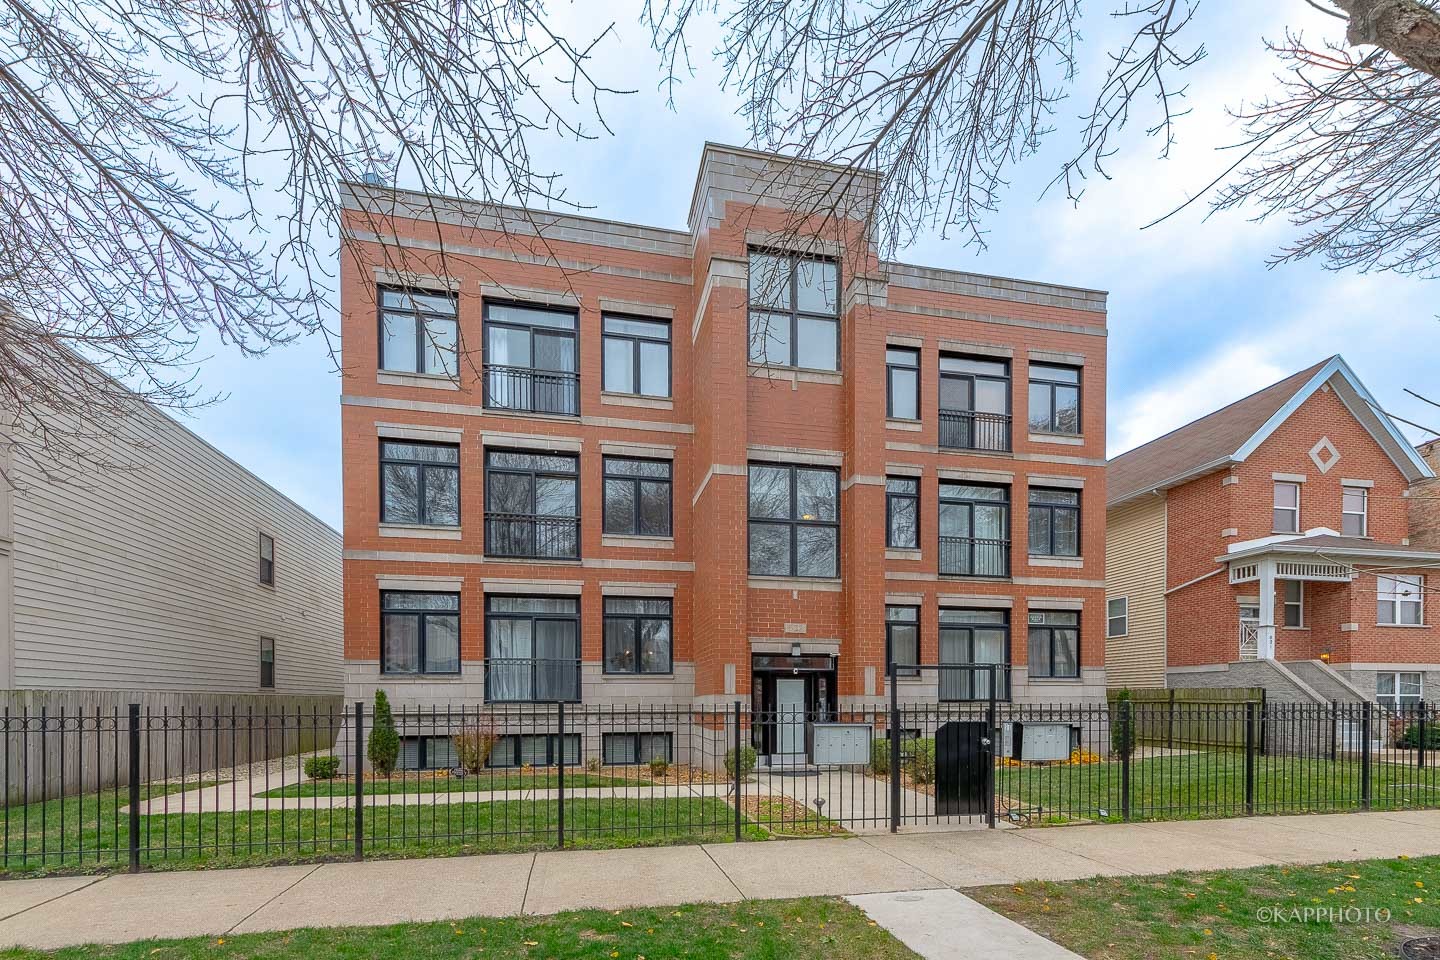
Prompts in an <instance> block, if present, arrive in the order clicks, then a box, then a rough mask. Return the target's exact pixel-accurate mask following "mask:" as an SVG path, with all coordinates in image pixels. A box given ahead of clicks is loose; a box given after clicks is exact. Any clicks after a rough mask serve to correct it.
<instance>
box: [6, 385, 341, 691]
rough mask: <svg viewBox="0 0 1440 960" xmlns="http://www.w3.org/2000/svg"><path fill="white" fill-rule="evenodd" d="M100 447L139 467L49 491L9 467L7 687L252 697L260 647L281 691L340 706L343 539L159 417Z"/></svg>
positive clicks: (129, 421) (120, 430)
mask: <svg viewBox="0 0 1440 960" xmlns="http://www.w3.org/2000/svg"><path fill="white" fill-rule="evenodd" d="M120 437H123V438H126V439H123V440H122V439H119V438H120ZM133 441H139V442H138V444H135V443H134V442H133ZM105 443H106V444H107V448H106V449H107V453H111V454H112V455H113V456H114V457H115V458H116V459H118V460H122V461H124V462H126V463H127V464H130V465H131V466H132V468H131V469H118V470H104V471H100V470H94V471H91V472H89V473H88V474H87V475H86V476H84V477H81V478H77V479H75V480H74V481H73V482H67V483H64V484H56V483H49V482H45V481H44V480H42V479H40V478H39V477H38V476H36V475H35V471H33V470H32V471H28V472H27V470H26V469H25V468H24V467H23V466H21V465H19V464H16V465H15V469H14V473H15V476H16V479H17V483H18V489H16V490H15V491H14V492H13V493H12V494H10V495H8V497H6V498H4V499H5V500H6V501H8V503H5V504H0V512H9V513H10V516H9V517H6V518H4V519H0V526H5V527H9V528H11V529H13V540H12V541H11V542H10V543H9V544H8V545H6V551H5V554H4V555H3V556H0V593H4V594H6V596H0V604H3V605H0V610H3V611H5V612H6V613H7V614H8V615H7V616H4V618H3V622H0V633H3V637H0V652H3V656H0V671H3V672H4V676H3V678H0V679H3V685H4V686H5V687H6V688H12V689H40V690H46V689H49V690H63V689H93V690H147V691H199V692H221V693H257V692H261V691H260V686H259V683H260V665H259V664H260V653H259V649H260V637H261V636H267V637H273V638H274V640H275V650H276V670H275V689H274V691H273V692H274V693H277V694H339V693H340V692H341V691H342V689H343V679H342V677H343V670H342V660H341V634H342V621H341V604H340V599H341V562H340V535H339V533H337V532H336V531H334V530H332V529H331V528H330V527H328V526H326V525H325V524H324V523H322V522H320V521H319V520H318V519H316V518H315V517H313V516H311V515H310V514H308V513H306V512H305V511H304V510H302V509H301V508H300V507H299V506H297V505H296V504H295V503H293V502H292V501H290V500H288V499H287V498H285V497H284V496H282V495H281V494H280V493H279V492H278V491H276V490H275V489H273V488H272V487H270V486H269V485H267V484H265V483H263V482H262V481H260V480H259V479H258V478H257V477H255V476H254V475H253V474H251V473H250V472H249V471H247V470H245V469H244V468H243V467H241V466H240V465H239V464H237V463H235V462H234V461H232V460H230V459H229V458H228V457H225V456H224V455H223V454H221V453H220V452H219V451H217V450H216V449H214V448H213V447H211V446H210V445H209V444H207V443H205V442H204V441H203V440H201V439H200V438H199V437H198V436H196V435H195V434H193V433H191V432H190V431H189V430H187V429H185V428H184V427H183V426H181V425H180V424H178V423H176V422H175V421H173V420H171V419H170V418H169V417H168V416H165V415H164V414H162V413H159V412H157V411H155V410H153V409H150V408H142V409H140V410H139V411H137V412H136V414H135V415H133V416H131V417H128V418H126V419H125V420H123V421H122V422H120V423H117V424H116V428H115V430H114V431H113V433H112V438H111V439H109V440H107V441H105ZM7 507H8V508H9V509H8V510H6V508H7ZM262 531H263V532H265V533H267V534H270V535H271V536H273V537H274V538H275V559H276V562H275V567H276V575H275V586H274V587H273V588H272V587H269V586H265V585H262V584H261V583H260V582H259V540H260V534H261V532H262ZM263 692H265V693H270V692H272V691H269V690H266V691H263Z"/></svg>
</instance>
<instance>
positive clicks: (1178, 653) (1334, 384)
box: [1106, 356, 1440, 703]
mask: <svg viewBox="0 0 1440 960" xmlns="http://www.w3.org/2000/svg"><path fill="white" fill-rule="evenodd" d="M1107 473H1108V481H1109V484H1108V485H1109V490H1110V498H1109V501H1108V511H1107V514H1108V516H1107V531H1106V563H1107V565H1108V574H1109V575H1108V577H1107V597H1108V606H1109V611H1108V612H1109V626H1108V634H1109V636H1108V638H1107V651H1108V653H1107V663H1106V666H1107V669H1108V675H1109V680H1110V683H1111V685H1112V686H1164V685H1166V684H1168V685H1170V686H1176V687H1191V686H1246V687H1260V686H1263V687H1265V688H1266V689H1267V691H1268V693H1269V695H1270V696H1271V697H1273V698H1276V699H1280V700H1292V701H1299V702H1313V701H1322V702H1323V701H1330V700H1337V699H1338V700H1345V701H1355V700H1359V699H1362V698H1365V699H1379V700H1380V701H1381V702H1384V703H1395V702H1400V703H1405V702H1413V701H1414V700H1417V699H1419V698H1420V697H1421V696H1422V695H1423V696H1430V695H1431V691H1433V690H1435V689H1440V688H1437V687H1436V686H1435V684H1440V623H1437V620H1440V608H1437V607H1436V606H1435V604H1434V603H1433V600H1432V599H1431V598H1430V596H1429V593H1428V591H1427V589H1426V584H1427V583H1431V582H1434V581H1435V580H1436V579H1437V576H1436V572H1435V570H1434V569H1433V568H1434V567H1436V566H1437V565H1440V548H1437V547H1433V546H1432V547H1430V548H1426V549H1422V548H1421V547H1419V546H1417V545H1416V544H1415V543H1414V542H1413V541H1412V539H1411V529H1410V525H1411V522H1412V518H1411V515H1410V511H1409V506H1410V504H1409V502H1408V491H1409V489H1410V487H1411V485H1412V484H1415V483H1417V482H1424V481H1426V480H1428V479H1430V478H1433V476H1434V472H1433V471H1432V469H1431V468H1430V467H1429V466H1428V465H1427V464H1426V463H1425V461H1424V460H1423V459H1422V458H1421V457H1420V456H1419V454H1418V453H1417V452H1416V451H1415V449H1414V447H1412V446H1411V445H1410V443H1409V442H1408V441H1407V440H1406V439H1405V437H1404V435H1403V434H1401V432H1400V431H1399V430H1398V429H1397V428H1396V426H1395V424H1394V423H1393V422H1391V420H1390V418H1389V417H1388V416H1386V415H1385V413H1384V412H1383V411H1382V410H1381V408H1380V407H1379V405H1378V404H1377V403H1376V402H1375V400H1374V398H1373V397H1372V396H1371V395H1370V393H1369V391H1367V390H1366V389H1365V387H1364V385H1363V384H1361V383H1360V381H1359V379H1358V378H1356V376H1355V374H1354V372H1353V371H1351V369H1350V368H1349V367H1348V366H1347V365H1346V363H1345V361H1344V360H1343V359H1341V358H1340V357H1338V356H1335V357H1331V358H1330V359H1328V360H1325V361H1323V362H1321V363H1318V364H1316V365H1314V366H1312V367H1309V368H1308V369H1305V370H1302V371H1300V372H1299V373H1296V374H1294V375H1293V376H1290V377H1287V378H1286V379H1284V380H1282V381H1280V382H1279V383H1276V384H1274V385H1272V386H1269V387H1266V388H1265V389H1264V390H1261V391H1259V392H1258V393H1254V394H1251V395H1250V396H1248V397H1246V398H1244V399H1243V400H1239V401H1237V402H1235V403H1232V404H1231V405H1229V406H1228V407H1225V408H1223V409H1221V410H1217V411H1216V412H1215V413H1212V414H1210V415H1208V416H1205V417H1202V418H1200V419H1199V420H1196V421H1194V422H1193V423H1189V424H1187V425H1185V426H1183V427H1181V428H1180V429H1178V430H1176V431H1174V432H1172V433H1169V434H1166V435H1165V436H1163V437H1160V438H1159V439H1156V440H1153V441H1151V442H1150V443H1147V444H1144V445H1143V446H1140V447H1137V448H1136V449H1134V450H1131V451H1130V452H1129V453H1126V454H1123V455H1122V456H1119V457H1116V458H1115V459H1113V460H1111V461H1110V465H1109V469H1108V471H1107ZM1422 690H1423V694H1422Z"/></svg>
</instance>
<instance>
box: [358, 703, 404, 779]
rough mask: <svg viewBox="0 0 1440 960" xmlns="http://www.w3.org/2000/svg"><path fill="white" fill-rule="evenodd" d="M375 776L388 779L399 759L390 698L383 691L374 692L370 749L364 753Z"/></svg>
mask: <svg viewBox="0 0 1440 960" xmlns="http://www.w3.org/2000/svg"><path fill="white" fill-rule="evenodd" d="M366 755H367V756H369V758H370V766H371V767H373V768H374V770H375V776H377V777H388V776H390V774H391V773H393V772H394V770H395V761H397V760H399V759H400V734H398V733H396V732H395V718H394V717H393V716H391V715H390V698H389V697H387V696H385V691H384V690H376V691H375V717H374V720H373V725H372V726H371V728H370V747H369V749H368V750H367V751H366Z"/></svg>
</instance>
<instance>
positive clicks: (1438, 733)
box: [1395, 720, 1440, 750]
mask: <svg viewBox="0 0 1440 960" xmlns="http://www.w3.org/2000/svg"><path fill="white" fill-rule="evenodd" d="M1395 746H1397V747H1399V748H1400V749H1401V750H1418V749H1420V724H1418V723H1412V724H1410V726H1408V727H1406V728H1405V732H1404V733H1402V734H1401V735H1400V736H1399V737H1397V738H1396V739H1395ZM1425 749H1426V750H1440V720H1432V721H1429V722H1427V723H1426V724H1425Z"/></svg>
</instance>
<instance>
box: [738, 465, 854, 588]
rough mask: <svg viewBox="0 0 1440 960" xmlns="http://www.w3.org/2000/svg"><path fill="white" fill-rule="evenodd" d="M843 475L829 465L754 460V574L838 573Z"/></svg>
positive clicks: (751, 568) (831, 574)
mask: <svg viewBox="0 0 1440 960" xmlns="http://www.w3.org/2000/svg"><path fill="white" fill-rule="evenodd" d="M839 552H840V476H839V474H838V473H837V472H836V471H835V470H832V469H829V468H826V467H798V466H789V465H786V464H768V463H752V464H750V574H751V575H752V576H765V577H836V576H839V570H840V560H839Z"/></svg>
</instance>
